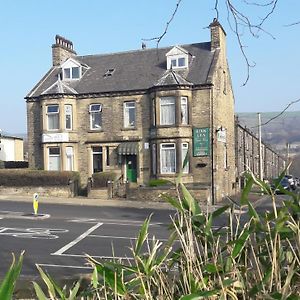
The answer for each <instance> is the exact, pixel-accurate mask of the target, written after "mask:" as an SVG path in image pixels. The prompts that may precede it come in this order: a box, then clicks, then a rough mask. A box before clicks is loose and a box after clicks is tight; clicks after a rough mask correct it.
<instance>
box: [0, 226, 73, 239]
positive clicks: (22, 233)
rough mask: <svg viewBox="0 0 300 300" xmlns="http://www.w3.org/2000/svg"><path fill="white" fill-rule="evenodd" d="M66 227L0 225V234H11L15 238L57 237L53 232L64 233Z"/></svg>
mask: <svg viewBox="0 0 300 300" xmlns="http://www.w3.org/2000/svg"><path fill="white" fill-rule="evenodd" d="M65 232H68V230H67V229H58V228H11V227H0V235H6V236H13V237H17V238H31V239H48V240H52V239H58V238H59V236H58V235H56V234H54V233H65Z"/></svg>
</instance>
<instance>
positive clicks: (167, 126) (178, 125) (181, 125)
mask: <svg viewBox="0 0 300 300" xmlns="http://www.w3.org/2000/svg"><path fill="white" fill-rule="evenodd" d="M181 127H184V128H191V127H192V125H190V124H172V125H156V126H153V127H152V128H153V129H155V128H181Z"/></svg>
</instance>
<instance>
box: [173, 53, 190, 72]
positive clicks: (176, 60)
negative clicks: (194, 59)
mask: <svg viewBox="0 0 300 300" xmlns="http://www.w3.org/2000/svg"><path fill="white" fill-rule="evenodd" d="M169 60H170V61H169V69H171V68H172V69H185V68H187V66H188V56H187V55H176V56H175V55H174V56H170V57H169ZM183 62H184V63H183ZM182 63H183V64H182Z"/></svg>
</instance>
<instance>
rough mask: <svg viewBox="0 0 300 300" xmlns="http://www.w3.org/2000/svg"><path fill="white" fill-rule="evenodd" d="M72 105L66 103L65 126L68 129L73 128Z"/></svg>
mask: <svg viewBox="0 0 300 300" xmlns="http://www.w3.org/2000/svg"><path fill="white" fill-rule="evenodd" d="M72 123H73V122H72V105H69V104H68V105H65V127H66V129H67V130H72V126H73V124H72Z"/></svg>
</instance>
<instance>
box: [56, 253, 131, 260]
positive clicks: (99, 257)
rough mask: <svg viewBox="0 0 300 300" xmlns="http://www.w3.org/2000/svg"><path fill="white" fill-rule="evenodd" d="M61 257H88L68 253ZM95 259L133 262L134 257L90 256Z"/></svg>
mask: <svg viewBox="0 0 300 300" xmlns="http://www.w3.org/2000/svg"><path fill="white" fill-rule="evenodd" d="M51 255H55V254H51ZM59 256H65V257H82V258H87V255H85V254H67V253H63V254H59ZM90 256H91V257H93V258H95V259H96V258H97V259H119V260H120V259H121V260H123V259H124V260H133V259H134V258H133V257H126V256H125V257H122V256H101V255H90Z"/></svg>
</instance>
